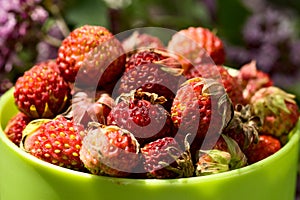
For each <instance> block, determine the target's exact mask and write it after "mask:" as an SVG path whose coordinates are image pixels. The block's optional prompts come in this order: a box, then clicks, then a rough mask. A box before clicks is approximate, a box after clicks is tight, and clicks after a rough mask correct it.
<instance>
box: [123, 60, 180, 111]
mask: <svg viewBox="0 0 300 200" xmlns="http://www.w3.org/2000/svg"><path fill="white" fill-rule="evenodd" d="M178 71H180V69H179V70H178V69H175V68H171V67H166V66H165V65H160V64H153V63H149V64H143V65H138V66H135V67H134V68H132V69H130V70H129V69H128V70H127V71H126V72H125V73H124V74H123V76H122V78H121V79H120V85H119V94H122V93H129V92H130V91H132V90H137V89H139V90H141V91H144V92H150V93H157V94H158V95H159V96H164V97H165V98H166V99H167V101H166V102H165V103H164V104H163V106H164V107H165V108H166V109H167V110H168V111H169V110H170V108H171V106H172V102H173V99H174V97H175V93H176V90H177V88H178V85H179V81H180V80H179V79H180V75H181V73H180V72H179V73H178Z"/></svg>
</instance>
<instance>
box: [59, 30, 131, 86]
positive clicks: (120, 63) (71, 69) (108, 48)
mask: <svg viewBox="0 0 300 200" xmlns="http://www.w3.org/2000/svg"><path fill="white" fill-rule="evenodd" d="M125 59H126V56H125V54H124V50H123V47H122V45H121V43H120V42H119V41H118V40H117V39H116V38H115V37H114V36H113V35H112V33H111V32H110V31H108V30H107V29H106V28H104V27H102V26H91V25H84V26H82V27H79V28H77V29H75V30H73V31H72V32H71V33H70V34H69V35H68V36H67V37H66V38H65V39H64V40H63V42H62V44H61V46H60V48H59V50H58V57H57V63H58V65H59V68H60V71H61V73H62V75H63V77H64V78H65V80H67V81H69V82H75V80H76V83H77V85H80V86H99V87H103V88H106V87H108V86H109V85H110V84H113V83H114V82H116V80H117V79H118V78H119V77H120V76H121V74H122V73H123V71H124V65H125Z"/></svg>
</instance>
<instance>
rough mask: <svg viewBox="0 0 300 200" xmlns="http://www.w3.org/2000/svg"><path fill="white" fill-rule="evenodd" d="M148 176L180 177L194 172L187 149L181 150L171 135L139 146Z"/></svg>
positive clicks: (191, 174) (161, 177)
mask: <svg viewBox="0 0 300 200" xmlns="http://www.w3.org/2000/svg"><path fill="white" fill-rule="evenodd" d="M141 153H142V155H143V157H144V169H145V171H146V172H147V175H148V178H159V179H167V178H182V177H191V176H193V174H194V166H193V162H192V159H191V155H190V153H189V149H187V150H182V149H181V147H180V145H179V144H178V143H177V142H176V140H175V139H174V138H172V137H164V138H161V139H158V140H155V141H153V142H150V143H148V144H146V145H145V146H144V147H143V148H141Z"/></svg>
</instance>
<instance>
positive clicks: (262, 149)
mask: <svg viewBox="0 0 300 200" xmlns="http://www.w3.org/2000/svg"><path fill="white" fill-rule="evenodd" d="M280 149H281V143H280V141H279V140H278V139H277V138H275V137H273V136H271V135H259V141H258V143H257V144H254V143H253V144H251V145H250V146H249V148H248V149H247V150H246V151H245V154H246V156H247V158H248V163H249V164H253V163H255V162H258V161H260V160H263V159H265V158H267V157H269V156H271V155H273V154H274V153H276V152H277V151H279V150H280Z"/></svg>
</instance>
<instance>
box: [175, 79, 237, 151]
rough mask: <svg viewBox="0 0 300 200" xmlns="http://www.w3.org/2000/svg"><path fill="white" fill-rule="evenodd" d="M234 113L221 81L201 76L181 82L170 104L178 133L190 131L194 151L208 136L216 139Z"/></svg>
mask: <svg viewBox="0 0 300 200" xmlns="http://www.w3.org/2000/svg"><path fill="white" fill-rule="evenodd" d="M232 115H233V108H232V103H231V101H230V100H229V98H228V96H227V94H226V93H225V91H224V88H223V86H222V84H220V83H219V82H218V81H216V80H213V79H204V78H201V77H198V78H193V79H189V80H187V81H186V82H185V83H184V84H182V86H181V87H180V88H179V89H178V91H177V94H176V96H175V98H174V101H173V105H172V108H171V118H172V120H173V123H174V125H175V127H176V128H177V129H178V134H183V135H186V134H187V133H190V134H191V137H189V139H192V141H191V140H190V141H189V143H190V144H191V153H192V155H193V154H194V153H195V151H197V150H199V149H200V148H201V145H202V142H203V141H204V139H205V138H206V137H207V139H208V140H216V138H218V137H219V135H220V133H221V131H222V129H223V128H224V127H225V126H226V125H227V124H228V122H229V121H230V120H231V117H232ZM205 148H206V147H205ZM207 148H208V147H207Z"/></svg>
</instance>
